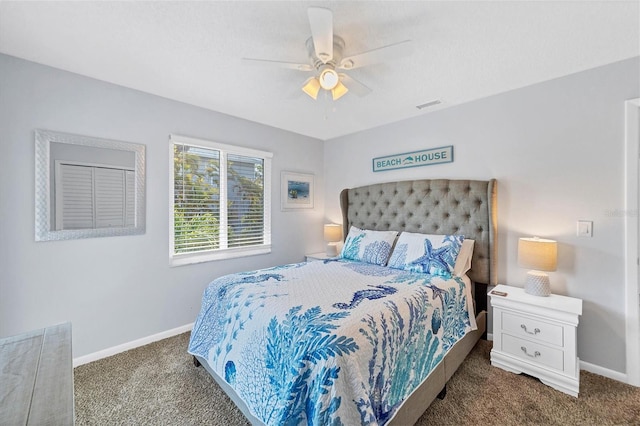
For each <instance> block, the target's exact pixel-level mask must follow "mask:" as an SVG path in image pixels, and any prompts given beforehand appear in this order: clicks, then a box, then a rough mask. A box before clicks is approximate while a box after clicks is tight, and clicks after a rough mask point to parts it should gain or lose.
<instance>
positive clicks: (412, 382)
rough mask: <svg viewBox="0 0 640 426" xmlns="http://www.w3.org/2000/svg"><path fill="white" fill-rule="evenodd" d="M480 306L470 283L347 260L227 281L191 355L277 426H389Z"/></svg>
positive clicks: (209, 295) (212, 301)
mask: <svg viewBox="0 0 640 426" xmlns="http://www.w3.org/2000/svg"><path fill="white" fill-rule="evenodd" d="M470 296H471V293H470V290H469V289H468V288H466V286H465V284H464V282H463V281H462V280H461V279H460V278H452V279H444V278H443V277H440V276H432V275H426V274H420V273H413V272H407V271H401V270H393V269H390V268H386V267H382V266H378V265H372V264H364V263H359V262H352V261H347V260H339V261H325V262H309V263H300V264H292V265H285V266H280V267H275V268H269V269H263V270H260V271H253V272H244V273H239V274H232V275H227V276H224V277H221V278H218V279H216V280H215V281H213V282H212V283H211V284H210V285H209V286H208V287H207V289H206V290H205V292H204V296H203V299H202V309H201V311H200V315H199V316H198V318H197V320H196V323H195V325H194V328H193V331H192V333H191V341H190V342H189V353H191V354H193V355H198V356H200V357H202V358H204V359H206V360H207V363H208V364H209V366H210V367H211V368H212V369H213V370H214V371H215V372H216V373H217V375H218V376H220V377H221V378H223V379H224V380H225V381H226V382H227V383H228V384H229V385H230V386H231V387H232V388H233V389H234V390H235V392H236V393H237V394H238V396H239V397H240V398H241V399H242V400H243V401H244V402H245V403H246V405H247V407H248V408H249V410H250V411H251V413H252V414H253V415H254V416H256V417H257V418H258V419H260V420H261V421H263V422H264V423H265V424H267V425H300V424H309V425H354V424H367V425H376V424H377V425H384V424H386V423H387V422H388V421H389V420H391V419H392V418H393V415H394V414H395V413H396V411H397V410H398V408H399V407H400V406H401V405H402V403H403V402H404V400H405V399H406V398H407V397H408V396H409V395H410V394H411V392H412V391H413V390H414V389H415V388H416V387H417V386H418V385H419V384H420V383H421V382H422V381H424V379H425V378H426V377H427V376H428V375H429V373H430V371H431V370H432V369H433V368H434V367H435V366H436V365H437V364H438V363H439V362H440V361H441V360H442V358H443V356H444V355H445V353H446V351H447V350H448V349H449V348H450V347H451V346H452V345H453V344H455V342H456V341H458V340H459V339H460V338H462V337H463V336H464V335H465V334H466V333H467V332H469V331H471V330H472V329H473V328H474V327H475V322H474V321H473V320H472V319H471V320H470V316H469V311H468V310H467V306H468V303H467V302H468V298H470Z"/></svg>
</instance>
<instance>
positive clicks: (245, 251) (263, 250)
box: [169, 135, 273, 266]
mask: <svg viewBox="0 0 640 426" xmlns="http://www.w3.org/2000/svg"><path fill="white" fill-rule="evenodd" d="M175 144H179V145H182V144H185V145H190V146H195V147H199V148H204V149H213V150H217V151H219V152H220V247H221V248H219V249H215V250H204V251H199V252H191V253H179V254H176V253H175V240H174V238H175V230H174V210H173V209H174V205H173V203H174V196H175V193H174V160H173V155H174V145H175ZM228 154H235V155H242V156H246V157H254V158H261V159H262V160H263V162H264V166H263V172H264V176H263V180H264V182H263V185H264V231H263V232H264V240H263V241H264V242H263V244H259V245H254V246H248V247H236V248H227V232H226V230H227V203H226V200H227V155H228ZM272 158H273V154H272V153H271V152H267V151H260V150H257V149H251V148H244V147H239V146H234V145H227V144H223V143H218V142H213V141H208V140H203V139H195V138H190V137H187V136H180V135H170V136H169V265H170V266H181V265H189V264H193V263H201V262H209V261H212V260H222V259H233V258H237V257H245V256H255V255H259V254H267V253H271V196H272V194H271V159H272Z"/></svg>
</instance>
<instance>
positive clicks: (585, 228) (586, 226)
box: [576, 220, 593, 237]
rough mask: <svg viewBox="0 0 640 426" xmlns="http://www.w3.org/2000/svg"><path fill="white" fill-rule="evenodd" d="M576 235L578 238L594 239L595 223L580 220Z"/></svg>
mask: <svg viewBox="0 0 640 426" xmlns="http://www.w3.org/2000/svg"><path fill="white" fill-rule="evenodd" d="M576 235H577V236H578V237H593V222H592V221H590V220H579V221H578V226H577V231H576Z"/></svg>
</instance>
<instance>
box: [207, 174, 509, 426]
mask: <svg viewBox="0 0 640 426" xmlns="http://www.w3.org/2000/svg"><path fill="white" fill-rule="evenodd" d="M496 187H497V184H496V180H495V179H492V180H489V181H474V180H448V179H433V180H413V181H401V182H390V183H381V184H374V185H368V186H362V187H359V188H351V189H345V190H343V191H342V192H341V193H340V205H341V207H342V214H343V222H342V223H343V227H344V233H343V235H344V236H345V238H346V236H347V234H348V231H349V227H350V226H351V225H353V226H356V227H358V228H362V229H373V230H380V231H382V230H394V231H398V232H401V231H408V232H420V233H424V234H461V235H464V236H465V238H469V239H474V240H475V246H474V252H473V257H472V265H471V266H472V268H471V270H470V271H469V272H468V273H467V275H468V276H469V278H471V280H472V281H473V282H474V283H475V288H474V289H473V291H474V295H475V296H474V298H475V306H476V322H477V325H478V329H477V330H475V331H473V332H471V333H468V334H467V335H466V336H465V337H463V338H462V339H461V340H460V341H458V342H457V343H456V344H455V345H454V346H453V347H452V348H451V349H450V350H449V352H448V353H447V355H445V357H444V359H443V360H442V362H440V363H439V364H438V365H437V366H436V368H435V369H434V370H433V371H432V372H431V373H430V374H429V377H428V378H427V379H426V380H425V381H424V382H423V383H422V384H421V385H420V386H419V387H418V388H417V389H416V390H415V391H414V392H413V393H412V394H411V395H410V396H409V398H407V400H406V401H405V403H404V405H403V406H402V407H401V409H400V410H399V411H398V412H397V413H396V415H395V417H394V418H393V419H392V420H391V422H389V424H390V425H410V424H414V423H415V422H416V421H417V420H418V419H419V418H420V416H422V414H423V413H424V411H425V410H426V409H427V408H428V407H429V405H431V403H432V402H433V400H434V399H435V398H436V397H438V396H440V397H444V394H445V393H446V383H447V381H448V380H449V379H450V378H451V376H452V375H453V373H455V371H456V370H457V369H458V367H459V366H460V364H462V361H463V360H464V359H465V357H466V356H467V355H468V354H469V352H471V349H473V347H474V346H475V344H476V342H477V341H478V340H479V339H480V338H481V337H482V336H483V335H484V334H485V331H486V306H487V285H494V284H497V279H496V277H497V270H496V266H495V265H496V258H497V256H496V253H497V248H496V237H497V215H496V212H497V208H496V201H497V197H496V189H497V188H496ZM194 363H195V364H196V365H200V364H201V365H202V366H204V368H205V369H206V370H207V371H208V372H209V374H211V376H212V377H213V378H214V380H215V381H216V382H217V383H218V384H219V385H220V387H221V388H222V389H223V390H224V391H225V393H226V394H227V395H229V397H230V398H231V400H232V401H233V402H234V403H235V404H236V405H237V406H238V408H239V409H240V411H242V413H243V414H244V415H245V416H246V417H247V419H248V420H249V421H250V422H251V423H252V424H254V425H261V424H262V422H261V421H260V420H258V419H257V418H256V417H255V416H253V415H252V414H251V413H250V412H249V410H248V408H247V406H246V404H245V403H244V402H243V401H242V400H241V399H240V398H239V397H238V396H237V394H236V393H235V391H234V390H233V389H232V388H231V387H230V386H229V385H228V384H227V383H226V382H225V381H224V380H223V379H222V378H220V377H218V375H217V374H216V373H215V372H214V371H213V370H212V369H211V368H210V367H209V365H208V364H207V362H206V360H205V359H203V358H201V357H194Z"/></svg>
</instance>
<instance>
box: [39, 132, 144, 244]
mask: <svg viewBox="0 0 640 426" xmlns="http://www.w3.org/2000/svg"><path fill="white" fill-rule="evenodd" d="M35 140H36V150H35V154H36V156H35V166H36V169H35V171H36V174H35V178H36V179H35V197H36V200H35V201H36V210H35V213H36V215H35V238H36V241H59V240H71V239H78V238H95V237H113V236H119V235H137V234H144V232H145V146H144V145H141V144H135V143H128V142H122V141H114V140H108V139H100V138H94V137H88V136H80V135H73V134H67V133H60V132H52V131H48V130H36V132H35Z"/></svg>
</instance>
